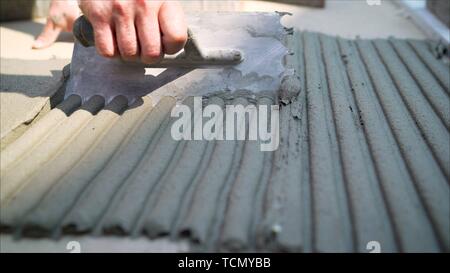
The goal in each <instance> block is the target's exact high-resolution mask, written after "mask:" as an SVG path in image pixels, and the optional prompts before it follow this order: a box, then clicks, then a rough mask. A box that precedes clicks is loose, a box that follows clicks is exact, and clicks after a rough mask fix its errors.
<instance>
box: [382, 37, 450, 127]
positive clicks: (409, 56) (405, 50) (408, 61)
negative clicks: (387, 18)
mask: <svg viewBox="0 0 450 273" xmlns="http://www.w3.org/2000/svg"><path fill="white" fill-rule="evenodd" d="M390 42H391V44H392V45H393V47H394V49H395V50H396V53H397V54H398V55H399V56H400V59H401V60H402V62H403V63H404V64H405V65H406V67H407V68H408V70H409V72H410V73H411V75H412V76H413V77H414V79H415V80H416V82H417V84H418V85H419V86H420V87H421V90H422V93H423V94H424V95H425V97H426V98H427V100H428V102H429V103H430V104H431V106H432V107H433V109H434V110H435V112H436V113H437V114H438V116H439V117H440V118H441V120H442V122H443V123H444V124H445V126H446V128H447V130H449V128H450V98H449V96H448V94H447V93H446V92H445V91H444V89H443V88H442V87H441V85H440V84H439V82H438V81H437V80H436V79H435V78H434V76H433V74H431V72H430V71H429V70H428V68H427V67H426V65H425V64H424V63H423V62H422V61H421V60H420V59H419V57H418V56H417V55H416V53H415V52H414V50H413V49H412V48H411V45H409V44H408V43H407V42H406V41H403V40H397V39H391V40H390Z"/></svg>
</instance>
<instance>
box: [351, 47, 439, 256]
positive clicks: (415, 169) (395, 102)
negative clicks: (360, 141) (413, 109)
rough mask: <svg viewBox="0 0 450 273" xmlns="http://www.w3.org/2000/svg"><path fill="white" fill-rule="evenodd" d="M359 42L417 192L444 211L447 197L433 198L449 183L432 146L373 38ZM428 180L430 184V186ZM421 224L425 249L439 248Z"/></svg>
mask: <svg viewBox="0 0 450 273" xmlns="http://www.w3.org/2000/svg"><path fill="white" fill-rule="evenodd" d="M357 45H358V48H359V50H360V54H361V56H362V58H363V60H364V63H365V64H366V67H367V69H368V72H369V74H370V77H371V79H372V84H373V85H374V87H375V90H376V94H377V97H378V99H379V101H380V103H381V105H382V108H383V110H384V113H385V114H386V117H387V120H388V123H389V125H390V128H391V130H392V132H393V133H394V136H395V139H396V141H397V145H398V147H399V148H400V151H401V152H402V155H403V158H404V160H405V161H406V163H407V166H408V169H409V171H410V172H411V174H412V177H413V181H415V182H416V183H415V186H416V187H418V189H420V190H421V191H418V190H416V192H418V193H419V195H420V196H421V198H422V200H423V201H428V202H424V203H425V207H426V208H427V212H429V213H430V212H431V209H430V203H431V207H433V208H434V209H435V210H437V211H439V210H442V209H443V207H442V205H440V204H439V203H441V202H444V203H445V202H447V200H445V199H446V197H444V200H440V201H437V200H432V199H433V198H436V196H441V195H442V193H443V192H442V190H444V195H445V191H446V190H445V187H446V186H447V185H446V182H445V178H444V176H443V174H442V173H441V170H440V167H439V165H438V164H437V163H436V162H435V161H434V158H433V155H432V154H431V151H430V150H429V149H428V147H427V145H426V143H424V141H423V139H422V138H421V136H420V133H419V132H418V129H417V128H416V127H415V124H414V122H413V121H412V120H411V117H410V116H409V114H408V113H407V111H408V110H407V109H406V106H405V105H403V104H402V101H401V100H402V99H401V98H400V95H399V94H398V93H397V90H396V88H395V86H394V83H393V82H392V81H391V79H390V76H389V74H388V72H387V71H386V68H385V67H384V64H383V63H382V61H381V60H380V59H379V58H378V54H377V52H376V50H375V48H374V47H373V45H372V44H371V43H370V42H369V41H358V42H357ZM425 181H427V182H425ZM430 181H431V183H430ZM444 182H445V184H444ZM425 183H428V185H426V184H425ZM431 187H433V188H431ZM434 194H437V195H434ZM432 196H434V197H432ZM441 197H442V196H441ZM444 209H445V208H444ZM439 214H442V215H443V212H442V211H441V212H440V213H439ZM428 215H429V214H428ZM444 221H445V220H444ZM420 227H421V228H422V231H421V232H420V234H422V235H421V239H422V240H423V244H422V245H421V249H428V250H434V249H436V247H437V241H436V238H435V237H434V234H433V233H434V232H433V230H430V226H428V225H426V224H425V222H423V223H422V225H421V226H420ZM417 234H418V233H417V232H414V234H411V239H410V240H408V243H410V244H411V245H410V247H413V249H414V247H418V245H416V244H414V243H413V242H414V240H417V238H416V239H413V238H412V237H414V238H415V237H417ZM400 235H406V234H400ZM419 249H420V248H419Z"/></svg>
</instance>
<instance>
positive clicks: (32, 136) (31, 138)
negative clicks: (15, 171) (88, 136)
mask: <svg viewBox="0 0 450 273" xmlns="http://www.w3.org/2000/svg"><path fill="white" fill-rule="evenodd" d="M80 105H81V99H80V97H79V96H76V95H74V96H70V97H69V98H67V100H65V101H63V102H62V103H61V104H59V105H58V106H57V107H56V108H55V109H52V110H51V111H50V112H49V113H48V114H46V115H45V116H44V117H42V119H41V120H39V121H38V122H37V123H35V124H34V125H33V126H31V128H29V129H28V130H27V131H25V133H24V134H23V135H22V136H20V137H19V138H18V139H17V140H15V141H14V142H13V143H11V144H10V145H8V146H7V147H6V148H5V149H4V150H3V151H2V152H1V154H0V156H1V159H0V164H1V172H4V171H6V169H7V168H9V167H10V165H11V164H13V163H17V162H19V161H20V160H21V157H23V156H26V155H27V154H29V153H30V152H31V151H32V150H33V149H34V148H35V147H36V146H37V145H39V144H40V143H41V142H42V141H44V139H45V138H46V136H48V135H49V134H51V133H52V131H53V130H55V128H57V127H58V124H60V123H61V122H62V121H63V120H64V119H65V118H67V115H70V114H71V113H72V112H73V111H75V109H77V108H78V107H79V106H80Z"/></svg>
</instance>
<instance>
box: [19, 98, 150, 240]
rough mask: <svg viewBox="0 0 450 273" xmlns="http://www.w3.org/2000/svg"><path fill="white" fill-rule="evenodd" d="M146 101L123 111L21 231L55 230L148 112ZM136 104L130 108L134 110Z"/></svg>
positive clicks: (30, 217) (31, 215)
mask: <svg viewBox="0 0 450 273" xmlns="http://www.w3.org/2000/svg"><path fill="white" fill-rule="evenodd" d="M149 105H150V106H151V101H150V99H147V98H144V101H143V105H142V106H141V107H137V108H134V109H131V110H127V111H125V113H123V114H122V116H121V117H120V118H119V120H118V121H117V122H116V123H115V124H114V127H112V128H111V129H110V130H109V131H108V132H107V133H106V134H105V136H103V137H102V138H98V139H97V142H96V144H94V145H92V146H91V148H90V149H89V151H87V152H86V153H85V155H84V156H83V158H82V159H80V160H79V161H78V162H77V163H76V164H75V165H74V166H73V167H72V168H71V170H70V171H69V172H68V173H66V174H65V175H64V177H62V178H61V179H59V181H58V183H57V185H55V186H54V187H53V188H52V189H51V190H50V191H49V192H48V193H47V194H46V196H45V197H44V198H43V200H42V201H41V202H40V203H39V204H38V205H37V206H36V208H35V209H34V210H33V211H31V212H30V213H29V214H28V215H27V216H26V217H24V218H25V219H24V228H25V229H29V230H36V229H39V230H41V232H50V231H52V230H54V231H55V230H58V228H57V227H58V222H60V221H61V220H62V218H63V217H64V215H65V214H66V213H67V212H68V211H70V209H71V207H72V205H73V204H74V203H76V200H77V198H78V196H79V194H80V193H81V192H82V191H83V188H84V187H85V186H86V185H87V184H88V183H89V181H91V179H92V178H93V177H94V176H95V175H96V174H97V173H98V172H99V171H100V170H101V169H102V168H103V167H104V166H105V165H106V163H107V162H108V160H109V159H110V157H111V156H112V155H113V153H114V151H115V150H116V149H117V148H118V147H119V146H120V143H121V142H122V140H123V139H124V138H125V137H126V136H127V134H128V133H130V134H131V133H132V132H133V130H135V129H136V127H138V125H137V126H135V125H136V124H139V122H141V121H142V120H143V118H144V116H145V115H146V114H147V113H148V112H149V109H151V107H148V106H149ZM135 106H137V104H133V105H131V107H132V108H133V107H135Z"/></svg>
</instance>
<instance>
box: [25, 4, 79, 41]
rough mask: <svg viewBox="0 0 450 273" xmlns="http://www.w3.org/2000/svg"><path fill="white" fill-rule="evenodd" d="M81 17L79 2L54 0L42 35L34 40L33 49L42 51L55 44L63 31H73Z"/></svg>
mask: <svg viewBox="0 0 450 273" xmlns="http://www.w3.org/2000/svg"><path fill="white" fill-rule="evenodd" d="M79 15H80V10H79V8H78V6H77V1H74V0H52V1H51V3H50V8H49V14H48V17H47V23H46V24H45V26H44V29H43V30H42V33H41V34H40V35H39V36H38V37H37V38H36V40H34V42H33V45H32V48H34V49H41V48H46V47H48V46H50V45H51V44H53V43H54V42H55V41H56V39H58V36H59V34H60V33H61V32H62V31H69V32H71V31H72V27H73V23H74V22H75V20H76V19H77V18H78V16H79Z"/></svg>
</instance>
